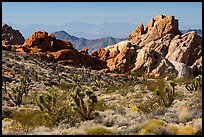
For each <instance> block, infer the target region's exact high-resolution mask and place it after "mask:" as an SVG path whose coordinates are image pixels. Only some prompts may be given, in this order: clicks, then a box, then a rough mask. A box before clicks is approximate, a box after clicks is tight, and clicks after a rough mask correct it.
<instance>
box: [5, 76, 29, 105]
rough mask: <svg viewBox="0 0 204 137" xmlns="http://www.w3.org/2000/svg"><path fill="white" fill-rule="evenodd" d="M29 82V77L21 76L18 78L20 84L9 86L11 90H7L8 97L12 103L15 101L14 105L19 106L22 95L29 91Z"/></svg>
mask: <svg viewBox="0 0 204 137" xmlns="http://www.w3.org/2000/svg"><path fill="white" fill-rule="evenodd" d="M30 84H31V79H30V77H28V76H27V77H23V78H21V80H20V85H17V86H15V87H13V88H11V91H10V92H8V96H9V98H10V99H11V100H12V101H13V103H15V105H16V106H19V107H20V105H21V103H22V100H23V95H27V94H28V92H29V86H30Z"/></svg>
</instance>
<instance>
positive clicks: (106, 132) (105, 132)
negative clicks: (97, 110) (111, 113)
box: [87, 127, 114, 135]
mask: <svg viewBox="0 0 204 137" xmlns="http://www.w3.org/2000/svg"><path fill="white" fill-rule="evenodd" d="M87 135H114V133H113V132H112V131H111V130H109V129H105V128H102V127H101V128H93V129H89V130H88V131H87Z"/></svg>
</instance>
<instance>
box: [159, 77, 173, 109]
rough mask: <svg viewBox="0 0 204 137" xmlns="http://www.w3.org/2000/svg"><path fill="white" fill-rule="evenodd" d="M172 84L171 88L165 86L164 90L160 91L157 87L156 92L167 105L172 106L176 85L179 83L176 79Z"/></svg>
mask: <svg viewBox="0 0 204 137" xmlns="http://www.w3.org/2000/svg"><path fill="white" fill-rule="evenodd" d="M170 85H171V89H169V88H168V87H165V88H164V90H163V91H159V90H158V89H156V93H157V95H158V96H160V98H161V99H162V102H163V104H164V106H165V107H169V106H171V104H172V103H173V101H174V99H175V86H176V85H177V84H176V81H175V80H172V81H170Z"/></svg>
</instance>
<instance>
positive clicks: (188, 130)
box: [177, 125, 196, 135]
mask: <svg viewBox="0 0 204 137" xmlns="http://www.w3.org/2000/svg"><path fill="white" fill-rule="evenodd" d="M194 134H196V131H195V129H194V128H193V127H192V126H188V125H186V126H184V127H182V128H180V129H178V131H177V135H194Z"/></svg>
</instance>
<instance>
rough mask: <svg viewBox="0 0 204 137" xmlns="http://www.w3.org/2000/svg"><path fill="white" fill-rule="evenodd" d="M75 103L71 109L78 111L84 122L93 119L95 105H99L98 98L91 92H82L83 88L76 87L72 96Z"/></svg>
mask: <svg viewBox="0 0 204 137" xmlns="http://www.w3.org/2000/svg"><path fill="white" fill-rule="evenodd" d="M71 97H72V100H73V102H72V103H71V107H72V109H73V111H76V112H77V113H78V114H79V115H80V117H81V119H82V120H89V119H92V116H91V114H92V112H93V110H94V105H95V103H97V97H96V96H95V95H94V94H93V92H92V91H90V90H82V88H81V87H79V86H78V87H76V88H75V90H74V91H73V93H72V94H71Z"/></svg>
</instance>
